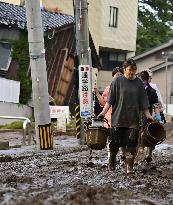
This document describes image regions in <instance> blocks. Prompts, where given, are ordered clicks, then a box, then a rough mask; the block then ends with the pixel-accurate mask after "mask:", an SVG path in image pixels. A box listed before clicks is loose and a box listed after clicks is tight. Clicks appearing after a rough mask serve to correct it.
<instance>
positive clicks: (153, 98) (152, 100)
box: [138, 70, 158, 162]
mask: <svg viewBox="0 0 173 205" xmlns="http://www.w3.org/2000/svg"><path fill="white" fill-rule="evenodd" d="M138 76H139V78H140V79H141V80H142V82H143V84H144V88H145V90H146V93H147V96H148V101H149V105H150V107H149V111H150V114H151V115H153V108H154V105H155V104H156V103H157V104H158V96H157V93H156V90H155V89H153V88H152V87H151V86H150V83H149V82H150V81H149V79H150V77H149V73H148V72H147V71H146V70H144V71H142V72H141V73H139V75H138ZM146 126H147V119H146V118H144V120H143V129H145V127H146ZM154 148H155V147H154V146H153V147H147V152H146V157H145V160H146V161H147V162H151V161H152V151H153V150H154Z"/></svg>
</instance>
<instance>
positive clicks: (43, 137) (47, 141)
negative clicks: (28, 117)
mask: <svg viewBox="0 0 173 205" xmlns="http://www.w3.org/2000/svg"><path fill="white" fill-rule="evenodd" d="M38 128H39V139H40V149H42V150H49V149H53V135H52V126H51V123H49V124H46V125H38Z"/></svg>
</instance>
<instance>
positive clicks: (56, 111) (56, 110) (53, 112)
mask: <svg viewBox="0 0 173 205" xmlns="http://www.w3.org/2000/svg"><path fill="white" fill-rule="evenodd" d="M49 109H50V118H57V119H58V118H59V117H61V116H62V115H64V116H65V118H66V120H67V123H68V122H69V106H49Z"/></svg>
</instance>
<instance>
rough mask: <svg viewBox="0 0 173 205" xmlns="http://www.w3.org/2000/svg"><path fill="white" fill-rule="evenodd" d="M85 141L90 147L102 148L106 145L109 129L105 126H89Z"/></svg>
mask: <svg viewBox="0 0 173 205" xmlns="http://www.w3.org/2000/svg"><path fill="white" fill-rule="evenodd" d="M85 133H86V136H85V141H86V144H87V146H88V147H90V148H91V149H95V150H101V149H104V148H105V147H106V142H107V137H108V130H107V128H105V127H93V126H91V127H89V128H88V129H87V130H86V131H85Z"/></svg>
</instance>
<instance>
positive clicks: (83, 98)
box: [79, 65, 92, 118]
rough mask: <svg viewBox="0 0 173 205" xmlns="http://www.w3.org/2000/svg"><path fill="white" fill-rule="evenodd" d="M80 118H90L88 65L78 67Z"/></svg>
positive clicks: (89, 69) (89, 72)
mask: <svg viewBox="0 0 173 205" xmlns="http://www.w3.org/2000/svg"><path fill="white" fill-rule="evenodd" d="M79 92H80V116H81V117H83V118H87V117H90V116H91V94H92V93H91V68H90V66H89V65H80V66H79Z"/></svg>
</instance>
